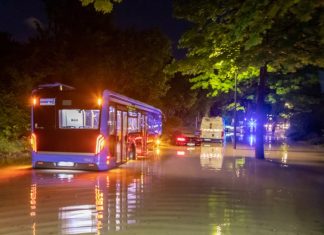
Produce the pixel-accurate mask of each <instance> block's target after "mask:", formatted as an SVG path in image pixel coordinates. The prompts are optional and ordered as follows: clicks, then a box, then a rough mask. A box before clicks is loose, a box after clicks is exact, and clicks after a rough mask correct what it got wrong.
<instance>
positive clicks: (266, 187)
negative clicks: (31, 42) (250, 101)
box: [0, 145, 324, 235]
mask: <svg viewBox="0 0 324 235" xmlns="http://www.w3.org/2000/svg"><path fill="white" fill-rule="evenodd" d="M251 156H253V151H252V150H251V149H249V148H248V147H246V148H245V147H243V146H239V149H238V150H235V151H234V150H232V149H231V147H230V146H227V147H226V146H225V147H224V146H221V145H212V146H202V147H196V148H192V147H190V148H188V147H171V146H164V147H161V148H160V149H159V150H156V151H155V152H154V153H151V156H150V158H147V159H141V160H136V161H130V162H128V163H127V164H124V165H123V166H121V167H120V168H118V169H113V170H110V171H107V172H83V171H71V170H32V169H31V168H30V166H29V165H26V166H24V165H23V166H13V167H7V168H3V169H1V172H0V189H1V191H0V234H127V235H131V234H134V235H135V234H136V235H138V234H147V235H158V234H170V235H173V234H174V235H177V234H185V235H189V234H193V235H199V234H210V235H221V234H249V235H250V234H258V235H259V234H261V235H262V234H305V235H309V234H324V202H323V200H324V164H323V163H324V152H321V151H311V150H310V151H304V150H303V151H299V150H298V151H293V149H289V148H287V146H286V147H281V148H277V149H273V150H271V151H268V152H267V153H266V156H267V158H268V159H267V160H265V161H261V160H255V159H254V158H252V157H251Z"/></svg>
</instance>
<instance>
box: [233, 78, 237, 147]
mask: <svg viewBox="0 0 324 235" xmlns="http://www.w3.org/2000/svg"><path fill="white" fill-rule="evenodd" d="M236 106H237V73H235V91H234V142H233V148H234V149H236V119H237V118H236Z"/></svg>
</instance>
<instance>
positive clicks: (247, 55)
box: [169, 0, 324, 159]
mask: <svg viewBox="0 0 324 235" xmlns="http://www.w3.org/2000/svg"><path fill="white" fill-rule="evenodd" d="M174 3H175V4H174V6H175V15H176V16H177V17H179V18H183V19H186V20H188V21H190V22H191V23H192V25H193V26H192V28H191V29H190V30H189V31H187V32H186V33H185V34H184V35H183V36H182V38H181V40H180V46H181V47H183V48H187V50H188V51H187V57H186V58H185V59H184V60H181V61H178V62H176V63H174V64H173V65H171V66H170V68H169V70H170V71H171V72H172V71H173V72H182V73H183V74H186V75H193V76H194V78H193V79H192V81H193V82H194V83H195V84H194V87H202V88H212V89H213V92H212V95H214V96H216V95H219V94H221V93H222V92H228V91H229V90H231V89H233V87H234V76H235V74H238V81H239V82H241V81H243V80H246V79H251V78H255V77H256V76H257V75H258V76H259V85H258V95H257V104H256V112H257V115H258V122H257V133H256V148H255V155H256V157H257V158H260V159H263V158H264V149H263V123H264V119H265V118H264V116H265V115H264V97H265V93H264V90H265V86H266V77H267V74H268V71H272V72H273V71H279V72H281V73H288V72H294V71H296V70H297V69H299V68H302V67H304V66H306V65H314V66H318V67H324V56H323V53H324V48H323V43H324V39H323V38H324V37H323V36H324V28H323V27H324V26H323V23H322V22H323V14H322V15H321V14H320V13H321V12H323V6H324V2H323V1H321V0H308V1H306V0H297V1H296V0H287V1H280V0H275V1H268V0H260V1H254V0H245V1H239V0H205V1H203V2H202V1H199V0H188V1H187V0H176V1H175V2H174Z"/></svg>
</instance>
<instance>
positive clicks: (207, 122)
mask: <svg viewBox="0 0 324 235" xmlns="http://www.w3.org/2000/svg"><path fill="white" fill-rule="evenodd" d="M200 138H201V142H223V139H224V124H223V119H222V118H221V117H203V118H202V120H201V125H200Z"/></svg>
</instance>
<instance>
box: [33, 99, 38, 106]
mask: <svg viewBox="0 0 324 235" xmlns="http://www.w3.org/2000/svg"><path fill="white" fill-rule="evenodd" d="M32 102H33V105H34V106H36V105H37V99H36V97H33V101H32Z"/></svg>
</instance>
